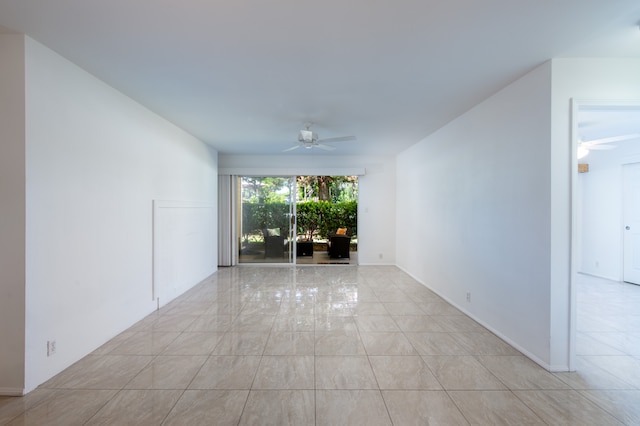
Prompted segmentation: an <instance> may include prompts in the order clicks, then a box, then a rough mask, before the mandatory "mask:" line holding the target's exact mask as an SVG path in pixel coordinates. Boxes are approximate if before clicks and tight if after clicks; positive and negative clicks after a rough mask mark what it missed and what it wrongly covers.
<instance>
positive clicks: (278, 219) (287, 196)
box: [238, 176, 296, 264]
mask: <svg viewBox="0 0 640 426" xmlns="http://www.w3.org/2000/svg"><path fill="white" fill-rule="evenodd" d="M238 183H239V185H240V188H239V190H238V194H239V195H240V196H239V200H238V201H239V204H240V206H239V216H240V220H239V221H238V228H239V229H238V236H239V239H240V244H239V256H238V263H280V264H292V263H294V262H295V257H294V245H295V234H294V230H295V207H296V205H295V196H296V193H295V185H296V183H295V177H293V176H241V177H240V179H238Z"/></svg>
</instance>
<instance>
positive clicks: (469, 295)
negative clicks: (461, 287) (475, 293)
mask: <svg viewBox="0 0 640 426" xmlns="http://www.w3.org/2000/svg"><path fill="white" fill-rule="evenodd" d="M467 302H471V292H470V291H468V292H467Z"/></svg>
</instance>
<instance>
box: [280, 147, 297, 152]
mask: <svg viewBox="0 0 640 426" xmlns="http://www.w3.org/2000/svg"><path fill="white" fill-rule="evenodd" d="M300 147H301V145H296V146H292V147H291V148H287V149H284V150H282V152H289V151H293V150H294V149H298V148H300Z"/></svg>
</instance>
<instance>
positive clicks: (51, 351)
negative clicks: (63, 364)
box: [47, 340, 56, 356]
mask: <svg viewBox="0 0 640 426" xmlns="http://www.w3.org/2000/svg"><path fill="white" fill-rule="evenodd" d="M55 354H56V341H55V340H47V356H52V355H55Z"/></svg>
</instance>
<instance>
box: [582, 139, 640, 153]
mask: <svg viewBox="0 0 640 426" xmlns="http://www.w3.org/2000/svg"><path fill="white" fill-rule="evenodd" d="M637 138H640V133H631V134H628V135H619V136H610V137H608V138H600V139H592V140H590V141H583V140H582V139H581V140H580V141H579V143H578V159H580V158H583V157H584V156H586V155H587V154H588V153H589V151H591V150H592V149H593V150H608V149H614V148H617V146H616V145H608V144H610V143H612V142H620V141H626V140H628V139H637Z"/></svg>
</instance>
